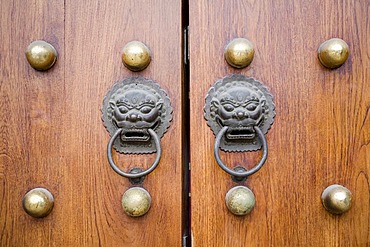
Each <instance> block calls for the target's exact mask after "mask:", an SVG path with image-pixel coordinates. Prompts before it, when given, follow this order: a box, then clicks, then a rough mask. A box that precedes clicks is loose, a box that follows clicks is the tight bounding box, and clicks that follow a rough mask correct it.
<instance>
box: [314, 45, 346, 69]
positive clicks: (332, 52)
mask: <svg viewBox="0 0 370 247" xmlns="http://www.w3.org/2000/svg"><path fill="white" fill-rule="evenodd" d="M317 53H318V56H319V60H320V62H321V64H322V65H323V66H325V67H327V68H329V69H335V68H338V67H340V66H341V65H342V64H344V63H345V62H346V61H347V58H348V56H349V48H348V45H347V43H346V42H345V41H344V40H342V39H338V38H333V39H329V40H327V41H325V42H324V43H322V44H321V45H320V47H319V49H318V50H317Z"/></svg>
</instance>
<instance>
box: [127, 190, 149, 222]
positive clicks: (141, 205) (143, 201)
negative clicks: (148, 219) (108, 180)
mask: <svg viewBox="0 0 370 247" xmlns="http://www.w3.org/2000/svg"><path fill="white" fill-rule="evenodd" d="M151 201H152V199H151V197H150V194H149V192H148V191H146V190H145V189H143V188H140V187H133V188H130V189H128V190H127V191H126V192H125V193H124V194H123V196H122V207H123V210H124V211H125V213H126V214H128V215H129V216H133V217H139V216H142V215H144V214H146V213H147V212H148V211H149V208H150V204H151Z"/></svg>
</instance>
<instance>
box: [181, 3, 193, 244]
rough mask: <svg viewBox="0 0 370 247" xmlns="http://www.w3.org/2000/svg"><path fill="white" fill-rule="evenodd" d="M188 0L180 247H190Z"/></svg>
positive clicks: (186, 11) (186, 5)
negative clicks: (181, 233) (181, 234)
mask: <svg viewBox="0 0 370 247" xmlns="http://www.w3.org/2000/svg"><path fill="white" fill-rule="evenodd" d="M188 1H189V0H183V1H182V30H183V39H182V42H183V44H182V49H183V53H182V54H183V59H182V63H183V83H182V92H183V93H182V97H183V107H182V109H183V110H182V119H183V121H182V124H183V130H184V131H183V132H182V140H183V147H184V149H183V152H182V155H183V156H182V161H183V166H182V167H183V168H182V185H183V186H182V187H183V191H182V201H183V204H182V207H183V208H182V222H183V225H182V230H183V231H182V232H183V238H182V246H183V247H190V246H191V240H190V239H191V236H190V228H191V224H190V219H191V217H190V213H191V209H190V164H189V162H190V147H189V139H190V134H189V133H190V132H189V131H190V121H189V119H190V116H189V114H190V101H189V97H190V96H189V59H188V54H189V51H188V31H189V30H188V26H189V2H188Z"/></svg>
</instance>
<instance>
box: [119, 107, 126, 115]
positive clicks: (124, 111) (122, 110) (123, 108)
mask: <svg viewBox="0 0 370 247" xmlns="http://www.w3.org/2000/svg"><path fill="white" fill-rule="evenodd" d="M118 110H119V111H120V112H121V113H127V112H128V109H127V108H126V107H125V106H120V107H118Z"/></svg>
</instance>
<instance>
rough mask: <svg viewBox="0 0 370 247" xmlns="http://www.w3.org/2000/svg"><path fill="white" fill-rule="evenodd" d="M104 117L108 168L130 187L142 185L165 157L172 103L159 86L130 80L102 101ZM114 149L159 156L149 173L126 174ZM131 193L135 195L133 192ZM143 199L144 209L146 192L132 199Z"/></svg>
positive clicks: (138, 170)
mask: <svg viewBox="0 0 370 247" xmlns="http://www.w3.org/2000/svg"><path fill="white" fill-rule="evenodd" d="M102 113H103V116H102V120H103V123H104V126H105V127H106V129H107V131H108V132H109V134H110V136H111V138H110V140H109V142H108V147H107V156H108V162H109V164H110V165H111V167H112V168H113V170H114V171H115V172H117V173H118V174H119V175H121V176H124V177H127V178H129V179H130V181H131V183H133V184H138V183H142V181H143V179H144V176H146V175H148V174H149V173H150V172H152V171H153V170H154V169H155V168H156V167H157V165H158V163H159V161H160V158H161V154H162V150H161V145H160V139H161V137H162V136H163V135H164V133H165V132H166V131H167V129H168V128H169V126H170V124H171V120H172V107H171V104H170V99H169V98H168V97H167V94H166V92H165V91H163V90H162V89H161V88H160V86H159V85H158V84H157V83H156V82H154V81H152V80H148V79H145V78H142V77H136V78H128V79H124V80H122V81H118V82H117V83H115V84H114V85H113V87H112V89H111V90H110V91H109V92H108V93H107V95H106V96H105V98H104V101H103V107H102ZM112 148H114V149H115V150H116V151H118V152H120V153H125V154H150V153H155V152H156V159H155V161H154V163H153V164H152V166H151V167H150V168H148V169H147V170H144V171H143V170H142V169H141V168H133V169H131V171H129V172H124V171H122V170H121V169H120V168H118V167H117V165H116V164H115V162H114V161H113V157H112ZM131 189H133V188H131ZM127 192H128V191H127ZM130 193H131V194H132V193H133V192H132V191H131V190H130ZM130 193H129V194H130ZM131 194H130V195H131ZM140 195H142V196H143V198H144V199H143V203H144V204H145V205H148V204H150V196H148V195H149V193H143V189H142V188H140V187H137V190H135V191H134V195H133V196H140ZM125 196H126V197H127V195H126V193H125V195H124V198H123V199H122V203H123V204H124V205H126V206H127V205H129V204H130V199H127V198H126V197H125ZM129 198H130V197H129ZM124 202H125V203H124ZM137 206H138V207H141V206H142V205H137ZM124 208H125V206H124ZM130 208H133V207H130ZM144 208H147V209H149V208H148V207H144ZM125 212H126V213H128V214H129V215H131V216H140V215H143V214H145V213H146V211H145V212H144V213H143V214H140V215H135V213H130V212H129V210H126V208H125Z"/></svg>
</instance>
